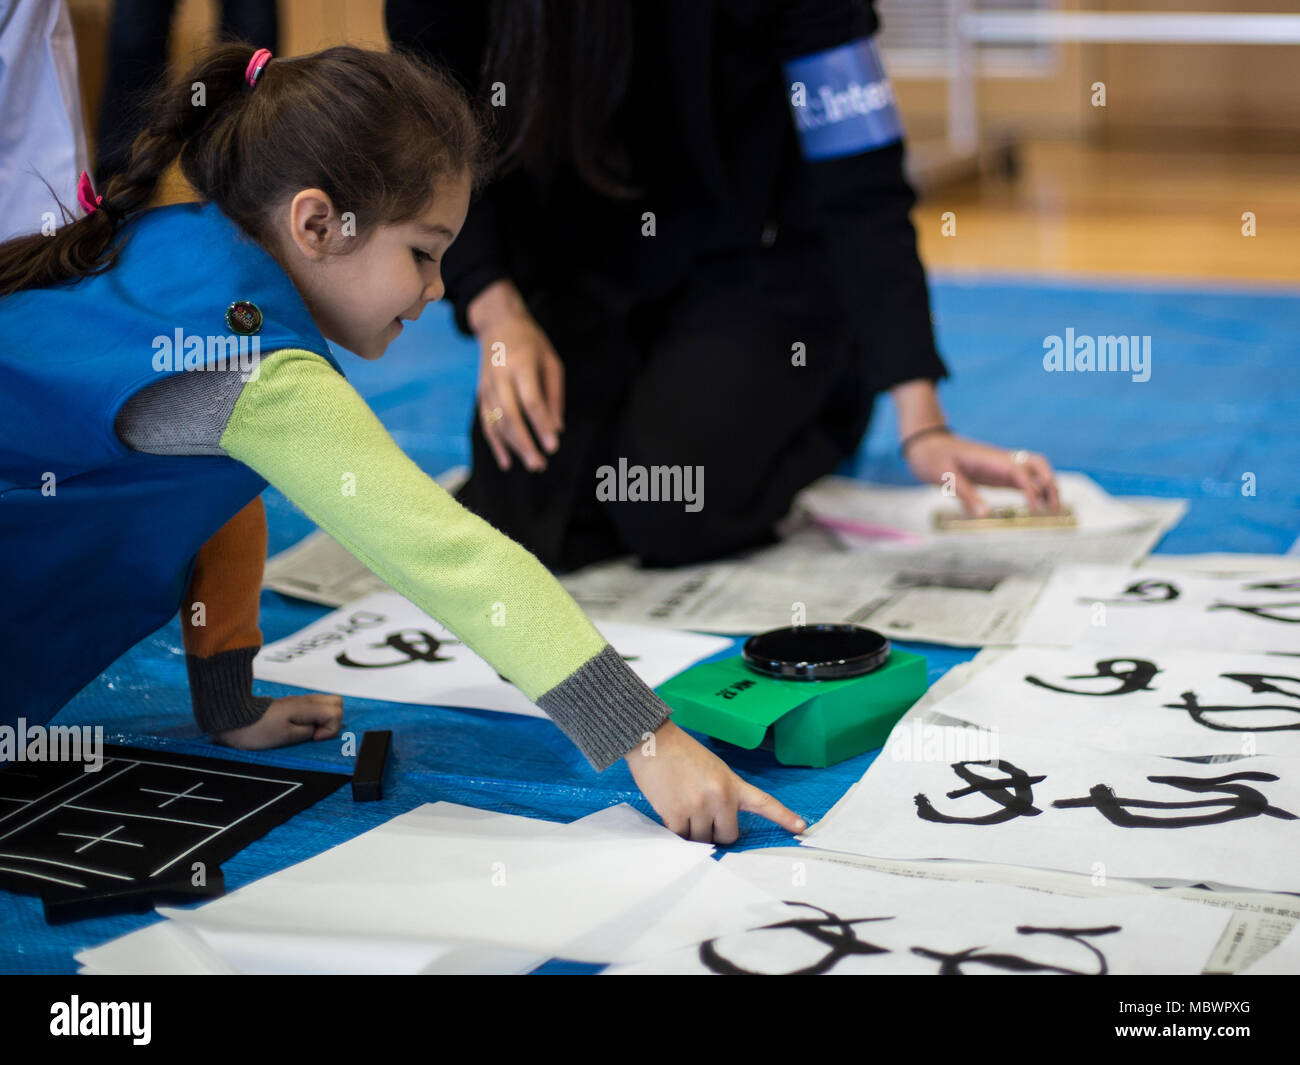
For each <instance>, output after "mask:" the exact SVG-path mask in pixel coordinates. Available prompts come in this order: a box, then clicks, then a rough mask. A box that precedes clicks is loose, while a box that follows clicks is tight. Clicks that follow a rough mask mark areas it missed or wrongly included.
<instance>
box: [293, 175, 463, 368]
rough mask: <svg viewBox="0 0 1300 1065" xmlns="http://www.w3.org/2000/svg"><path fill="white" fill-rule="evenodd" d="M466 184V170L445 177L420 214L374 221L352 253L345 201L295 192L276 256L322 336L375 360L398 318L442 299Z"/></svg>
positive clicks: (354, 233)
mask: <svg viewBox="0 0 1300 1065" xmlns="http://www.w3.org/2000/svg"><path fill="white" fill-rule="evenodd" d="M469 190H470V183H469V175H468V174H462V175H460V177H459V178H458V179H457V180H455V181H448V182H444V183H443V184H442V185H440V186H439V187H438V189H437V191H436V195H435V196H434V197H433V202H432V205H431V206H430V207H429V208H428V209H427V210H426V211H425V212H424V214H422V215H420V216H419V217H417V218H414V219H412V220H410V221H408V222H401V223H398V224H397V225H381V226H377V227H375V230H374V231H373V232H372V233H371V234H369V239H368V240H366V242H365V243H364V244H362V245H361V246H360V247H358V248H357V249H356V250H354V251H352V250H349V249H348V247H347V242H348V241H350V240H352V241H355V240H360V239H361V234H360V231H359V229H358V227H357V221H356V219H355V217H354V216H352V215H348V214H347V213H346V212H347V208H346V206H336V205H335V204H334V203H333V202H332V201H331V200H330V198H329V196H327V195H326V194H325V193H324V192H322V191H321V190H320V189H303V190H302V191H301V192H299V193H298V194H297V195H296V196H294V198H293V200H292V202H291V203H290V205H289V209H288V216H287V221H286V222H285V224H286V225H287V227H288V230H289V232H288V234H287V239H286V240H283V242H282V243H283V245H284V247H285V251H286V254H284V255H282V256H281V261H282V262H283V264H284V267H285V270H286V271H287V272H288V274H289V276H290V277H291V278H292V279H293V282H294V284H295V285H296V286H297V288H298V291H299V292H300V293H301V294H302V297H303V301H304V302H305V303H306V304H307V308H308V310H310V311H311V315H312V318H313V319H314V320H315V322H316V325H317V327H318V328H319V329H320V331H321V334H322V335H323V336H324V337H325V339H326V340H328V341H330V342H331V343H335V344H339V345H340V346H342V347H345V348H347V349H348V350H349V351H351V352H354V353H355V354H357V355H360V356H361V357H362V358H363V359H377V358H379V357H380V356H381V355H382V354H383V353H384V352H385V351H386V350H387V348H388V345H389V344H391V343H392V342H393V341H394V340H395V339H396V338H397V336H398V334H399V333H401V331H402V320H403V319H405V320H407V321H413V320H415V319H416V318H418V317H420V314H421V313H422V312H423V311H424V308H425V305H426V304H428V303H432V302H433V301H435V300H439V299H442V294H443V287H442V276H441V272H440V266H439V263H440V262H441V260H442V256H443V254H444V253H445V252H446V250H447V248H448V247H449V246H450V245H451V242H452V241H454V240H455V239H456V236H457V235H458V234H459V233H460V229H461V226H462V225H464V223H465V213H466V211H468V209H469ZM282 236H283V234H282ZM339 252H345V253H346V254H339Z"/></svg>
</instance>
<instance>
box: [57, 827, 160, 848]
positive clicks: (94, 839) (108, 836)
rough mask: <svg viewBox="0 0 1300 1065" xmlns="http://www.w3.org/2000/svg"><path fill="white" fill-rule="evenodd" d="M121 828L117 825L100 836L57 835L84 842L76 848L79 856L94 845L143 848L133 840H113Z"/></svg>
mask: <svg viewBox="0 0 1300 1065" xmlns="http://www.w3.org/2000/svg"><path fill="white" fill-rule="evenodd" d="M123 827H124V826H122V825H118V826H117V827H116V828H111V829H109V830H108V831H107V832H105V833H104V834H103V835H101V836H87V835H86V834H85V833H82V832H60V833H59V835H60V836H70V837H71V838H72V839H84V840H86V842H85V843H83V844H82V845H81V846H80V847H78V848H77V853H78V854H80V853H81V852H82V851H84V850H89V849H90V848H91V847H93V846H94V845H95V844H96V843H116V844H117V845H118V846H119V847H143V846H144V844H143V843H137V842H135V840H131V839H114V838H113V836H114V834H115V833H118V832H121V831H122V828H123Z"/></svg>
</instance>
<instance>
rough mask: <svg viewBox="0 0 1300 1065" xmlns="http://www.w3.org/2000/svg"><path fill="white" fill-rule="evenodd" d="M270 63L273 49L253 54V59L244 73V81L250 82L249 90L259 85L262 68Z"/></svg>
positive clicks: (260, 49) (264, 49)
mask: <svg viewBox="0 0 1300 1065" xmlns="http://www.w3.org/2000/svg"><path fill="white" fill-rule="evenodd" d="M270 61H271V49H269V48H259V49H258V50H257V51H256V52H254V53H253V58H252V59H250V60H249V61H248V68H247V69H246V70H245V71H244V80H245V81H246V82H248V85H249V88H252V87H253V86H254V85H256V84H257V79H258V78H259V77H260V76H261V74H262V68H263V67H264V66H266V64H267V63H269V62H270Z"/></svg>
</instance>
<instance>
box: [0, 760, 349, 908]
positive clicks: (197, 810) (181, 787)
mask: <svg viewBox="0 0 1300 1065" xmlns="http://www.w3.org/2000/svg"><path fill="white" fill-rule="evenodd" d="M103 753H104V760H103V765H102V766H101V768H100V769H99V770H97V771H93V772H87V771H86V769H85V765H84V763H81V762H71V761H45V762H15V763H12V764H10V765H9V766H8V767H6V768H5V769H3V770H0V887H4V888H7V889H9V890H12V891H17V892H21V893H25V894H36V895H40V896H42V897H43V898H44V899H45V902H46V912H47V916H48V915H49V914H50V912H51V906H52V905H54V906H65V907H66V906H67V904H78V903H93V902H95V901H96V900H98V901H101V902H111V901H112V900H118V901H121V902H130V903H132V908H139V907H140V906H142V905H147V903H148V900H149V899H150V898H151V897H153V896H155V895H166V896H175V895H211V894H220V892H221V891H222V890H223V881H222V878H221V873H220V868H219V867H220V863H221V862H223V861H225V860H226V859H227V858H229V857H230V856H231V855H233V854H236V853H237V852H238V851H240V850H242V849H243V848H244V847H247V846H248V845H249V844H250V843H252V842H253V841H254V840H256V839H260V838H261V837H262V836H264V835H266V833H267V832H269V831H270V830H271V829H273V828H275V827H277V826H278V825H281V824H283V823H284V822H285V821H287V820H288V819H289V818H291V817H293V816H294V815H295V814H297V813H299V812H301V811H302V810H305V809H307V807H309V806H312V805H314V804H315V803H317V802H319V801H320V800H321V799H323V798H325V797H326V796H327V795H330V794H331V793H332V792H333V791H335V790H336V789H337V788H339V787H341V786H342V785H343V784H344V783H345V782H346V781H347V780H349V779H350V778H349V777H348V776H347V775H346V774H342V773H321V772H314V771H310V770H300V769H286V768H283V767H280V766H270V765H261V764H255V763H250V762H238V761H233V760H230V759H222V758H206V757H200V756H197V755H190V754H180V753H175V752H171V751H151V750H145V749H143V748H135V747H117V746H112V745H105V746H104V748H103ZM195 863H202V875H201V876H196V874H195V870H196V865H195ZM196 880H199V881H205V883H201V884H198V885H196V883H195V881H196ZM73 908H75V907H73Z"/></svg>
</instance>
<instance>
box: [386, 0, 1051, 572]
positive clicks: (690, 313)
mask: <svg viewBox="0 0 1300 1065" xmlns="http://www.w3.org/2000/svg"><path fill="white" fill-rule="evenodd" d="M387 19H388V28H389V34H390V36H391V38H392V40H393V42H394V43H395V44H396V45H399V46H411V47H414V48H416V49H417V50H420V51H423V52H424V53H425V54H427V55H428V56H430V57H431V58H433V59H434V60H436V61H437V62H439V63H441V64H443V65H444V66H446V67H449V68H450V69H451V70H452V71H453V72H455V73H456V75H457V76H458V77H460V78H461V80H462V82H463V83H464V84H465V85H466V87H467V88H468V89H469V90H470V91H471V92H473V93H475V94H476V95H477V97H478V98H479V99H480V100H482V101H483V103H484V105H485V109H488V110H490V111H491V112H492V113H494V114H495V115H496V116H497V118H498V120H499V129H500V135H501V139H502V147H503V153H502V156H503V158H502V166H501V169H500V172H499V175H498V177H497V179H496V180H495V181H494V182H493V183H492V184H491V185H490V186H489V187H488V188H487V190H486V191H485V193H484V194H483V196H482V198H481V199H480V200H479V201H478V202H477V203H476V204H475V205H474V206H473V207H472V208H471V210H470V214H469V219H468V221H467V222H466V225H465V228H464V230H463V231H462V233H461V236H460V239H459V241H457V243H456V245H455V246H454V247H453V248H452V249H450V251H449V252H448V254H447V256H446V260H445V262H444V264H443V268H442V275H443V278H444V280H445V282H446V286H447V295H448V298H449V299H450V300H451V302H452V304H453V305H454V307H455V310H456V318H457V323H458V325H459V326H460V328H461V329H462V330H463V331H465V332H467V333H471V332H472V333H473V334H474V335H476V336H477V337H478V339H479V343H480V348H481V366H480V377H479V391H478V410H477V412H476V417H475V420H474V425H473V429H472V436H473V471H472V474H471V476H470V479H469V481H468V482H467V483H466V484H465V486H464V487H463V488H462V489H461V492H460V494H459V497H458V498H459V499H460V500H461V502H463V503H464V504H465V505H466V506H468V507H469V508H470V509H472V510H474V511H475V512H476V513H478V514H479V515H480V516H482V517H484V518H485V519H487V520H488V521H490V522H491V523H492V524H494V525H496V526H497V527H498V528H499V529H501V530H503V531H504V532H506V533H507V534H508V535H510V536H512V537H514V538H515V539H517V540H519V541H520V542H521V543H523V544H524V545H526V546H527V547H528V548H529V549H530V550H532V551H533V552H535V553H536V554H537V555H538V557H539V558H541V560H542V561H543V562H545V563H546V564H547V565H548V566H551V567H552V568H553V569H558V570H569V569H573V568H576V567H578V566H581V565H584V564H586V563H589V562H593V561H597V560H599V559H602V558H606V557H610V556H612V555H618V554H624V553H629V552H630V553H633V554H636V555H638V556H639V557H640V558H641V559H642V561H643V562H644V563H646V564H649V565H672V564H679V563H685V562H691V561H698V560H703V559H708V558H714V557H718V556H721V555H724V554H727V553H729V552H732V551H735V550H738V549H740V548H744V547H749V546H754V545H757V544H762V543H765V542H770V541H771V540H772V539H773V526H774V524H775V523H776V522H778V521H779V520H780V519H781V518H782V517H783V516H784V515H785V514H786V512H787V511H788V509H789V506H790V503H791V500H792V498H793V497H794V495H795V493H797V492H798V491H799V490H800V489H802V488H804V487H806V486H807V485H808V484H809V483H811V482H812V481H813V480H815V479H816V478H818V477H820V476H822V475H823V474H826V473H829V472H832V471H833V470H834V469H835V468H836V466H837V465H838V464H839V463H840V462H841V461H842V460H843V459H845V458H846V457H848V456H850V455H852V454H853V453H854V451H856V449H857V447H858V445H859V444H860V442H861V439H862V436H863V434H864V432H865V430H866V427H867V423H868V421H869V419H870V415H871V407H872V403H873V400H874V397H875V394H876V393H878V392H882V391H889V392H890V393H891V396H892V398H893V399H894V401H895V403H896V405H897V408H898V416H899V426H900V435H901V436H902V437H903V447H904V454H905V456H906V458H907V460H908V462H909V465H910V466H911V469H912V471H913V473H915V474H916V475H917V476H918V477H919V478H920V479H922V480H925V481H930V482H934V483H938V482H939V481H940V480H941V479H942V478H943V477H944V475H945V474H951V475H952V478H953V484H954V487H955V489H956V494H957V496H958V498H959V499H960V500H961V501H962V502H963V503H964V504H965V506H966V508H967V509H968V510H969V511H971V512H972V513H979V512H980V511H981V510H982V509H983V508H984V504H983V503H982V501H981V500H980V498H979V496H978V494H977V492H976V490H975V488H974V485H975V484H976V483H983V484H1003V485H1016V486H1018V487H1020V488H1021V489H1023V490H1024V491H1025V493H1026V495H1027V496H1028V497H1029V499H1030V504H1031V506H1034V507H1039V506H1055V505H1056V502H1057V499H1056V488H1055V484H1054V482H1053V479H1052V471H1051V467H1050V466H1049V465H1048V463H1047V461H1046V460H1045V459H1043V458H1042V457H1041V456H1038V455H1031V454H1029V453H1027V452H1024V451H1017V452H1015V453H1014V454H1013V453H1012V452H1009V451H1007V450H1005V449H1003V448H997V447H992V446H989V445H986V444H981V443H978V442H976V441H972V440H965V439H962V438H960V437H957V436H955V435H953V434H951V433H950V432H948V431H947V429H946V425H945V419H944V416H943V412H942V409H941V407H940V406H939V402H938V399H937V396H936V394H935V382H936V381H938V380H939V379H940V378H942V377H944V376H946V373H947V371H946V369H945V367H944V364H943V362H942V360H941V359H940V357H939V354H938V352H937V351H936V350H935V344H934V337H933V332H932V328H931V322H930V308H929V298H928V294H927V291H926V285H925V274H924V270H923V268H922V266H921V263H920V260H919V259H918V257H917V252H916V235H915V232H914V230H913V228H912V224H911V221H910V219H909V211H910V210H911V208H912V206H913V204H914V202H915V195H914V193H913V191H912V189H911V187H910V186H909V185H908V183H907V180H906V178H905V177H904V175H903V166H902V159H903V141H902V129H901V125H900V123H899V121H898V117H897V113H896V111H895V108H894V103H893V97H892V92H891V89H890V86H889V82H888V80H887V79H886V78H885V76H884V73H883V70H882V69H881V67H880V62H879V57H878V55H877V52H876V49H875V45H874V41H873V40H872V35H873V34H874V32H875V30H876V28H877V21H876V17H875V13H874V11H873V10H872V8H871V6H870V5H869V4H867V3H863V2H844V0H822V2H780V3H777V2H767V0H653V2H649V0H628V2H620V3H614V4H609V3H602V2H600V0H565V2H558V0H510V2H500V0H494V2H492V3H490V4H482V3H480V2H477V0H453V2H441V3H427V2H414V0H388V5H387ZM561 358H562V359H563V362H561ZM534 437H535V438H536V439H535V440H534ZM512 453H513V456H517V457H518V458H519V459H520V460H521V462H516V461H515V458H514V457H512ZM638 467H639V468H641V469H640V470H638ZM642 471H644V472H645V477H644V479H642V480H641V481H640V485H646V484H653V485H655V487H656V489H659V491H655V493H654V494H656V495H660V498H659V499H657V500H647V499H645V498H644V495H643V494H640V493H638V491H637V489H638V487H639V485H638V483H637V482H638V478H639V476H640V475H641V472H642ZM664 495H667V496H668V497H669V498H663V496H664Z"/></svg>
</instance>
